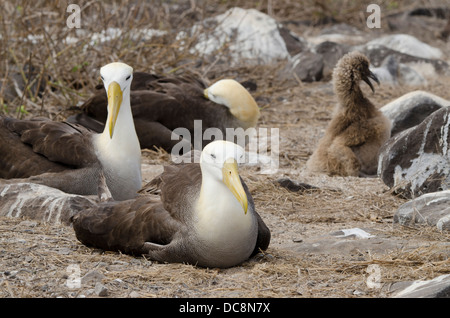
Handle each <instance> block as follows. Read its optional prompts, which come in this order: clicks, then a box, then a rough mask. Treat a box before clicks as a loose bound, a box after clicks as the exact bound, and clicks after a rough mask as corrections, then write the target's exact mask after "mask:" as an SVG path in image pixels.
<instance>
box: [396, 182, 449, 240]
mask: <svg viewBox="0 0 450 318" xmlns="http://www.w3.org/2000/svg"><path fill="white" fill-rule="evenodd" d="M394 223H399V224H401V225H406V226H412V225H414V224H425V225H431V226H436V227H437V228H438V230H440V231H442V230H447V231H449V230H450V191H449V190H447V191H440V192H434V193H427V194H424V195H422V196H420V197H418V198H416V199H414V200H411V201H408V202H406V203H404V204H403V205H401V206H400V207H399V208H398V209H397V211H396V212H395V214H394Z"/></svg>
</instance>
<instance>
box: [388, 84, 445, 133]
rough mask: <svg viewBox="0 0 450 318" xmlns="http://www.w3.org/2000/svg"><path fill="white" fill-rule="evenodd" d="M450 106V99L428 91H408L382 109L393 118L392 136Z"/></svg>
mask: <svg viewBox="0 0 450 318" xmlns="http://www.w3.org/2000/svg"><path fill="white" fill-rule="evenodd" d="M445 106H450V101H448V100H446V99H444V98H441V97H439V96H437V95H434V94H431V93H428V92H426V91H422V90H417V91H413V92H410V93H407V94H405V95H403V96H401V97H399V98H397V99H395V100H393V101H391V102H390V103H388V104H386V105H384V106H383V107H381V109H380V111H381V112H382V113H383V114H384V115H385V116H386V117H387V118H389V119H390V120H391V124H392V129H391V136H394V135H396V134H398V133H399V132H401V131H403V130H405V129H407V128H410V127H413V126H416V125H418V124H420V123H421V122H422V121H423V120H424V119H425V118H426V117H428V116H429V115H430V114H431V113H433V112H435V111H436V110H438V109H440V108H442V107H445Z"/></svg>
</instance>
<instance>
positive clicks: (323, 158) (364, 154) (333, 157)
mask: <svg viewBox="0 0 450 318" xmlns="http://www.w3.org/2000/svg"><path fill="white" fill-rule="evenodd" d="M370 79H373V80H375V81H376V82H377V83H378V84H379V81H378V79H377V77H376V76H375V75H374V74H373V73H372V72H371V71H370V70H369V60H368V58H367V57H366V56H365V55H363V54H362V53H360V52H350V53H348V54H346V55H344V56H343V57H342V58H341V59H340V60H339V61H338V63H337V65H336V67H335V69H334V71H333V84H334V91H335V94H336V95H337V97H338V105H337V108H336V111H335V113H334V115H333V118H332V119H331V122H330V123H329V125H328V127H327V129H326V131H325V135H324V136H323V137H322V139H321V140H320V141H319V144H318V147H317V149H316V150H315V151H314V153H313V154H312V156H311V157H310V158H309V160H308V162H307V163H306V169H307V171H309V172H315V173H326V174H328V175H331V176H333V175H339V176H368V175H375V174H376V172H377V166H378V151H379V149H380V147H381V146H382V145H383V143H384V142H385V141H386V140H387V139H389V137H390V134H391V133H390V132H391V123H390V121H389V119H388V118H387V117H385V116H384V115H383V114H382V113H381V112H380V111H379V110H378V109H377V108H376V107H375V106H374V105H373V104H372V103H371V102H370V100H369V99H367V98H366V97H365V96H364V94H363V92H362V90H361V88H360V82H361V81H364V82H366V83H367V84H368V85H369V86H370V88H371V89H372V91H373V92H375V90H374V88H373V85H372V83H371V82H370Z"/></svg>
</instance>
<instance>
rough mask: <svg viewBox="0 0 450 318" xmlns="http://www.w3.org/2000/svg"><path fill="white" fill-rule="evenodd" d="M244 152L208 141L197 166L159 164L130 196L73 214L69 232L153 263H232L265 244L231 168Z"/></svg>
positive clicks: (258, 220) (247, 197)
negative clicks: (157, 173)
mask: <svg viewBox="0 0 450 318" xmlns="http://www.w3.org/2000/svg"><path fill="white" fill-rule="evenodd" d="M243 156H244V149H243V148H242V147H240V146H238V145H236V144H234V143H231V142H228V141H222V140H220V141H214V142H211V143H210V144H208V145H207V146H206V147H205V148H204V150H203V151H202V153H201V157H200V164H198V163H188V164H179V165H169V166H166V167H165V169H164V172H163V173H162V174H161V175H160V176H158V177H156V178H155V179H153V180H152V181H150V183H149V184H147V186H145V187H144V188H143V189H142V190H141V191H140V192H141V194H140V195H139V196H138V197H137V198H135V199H132V200H127V201H121V202H115V201H109V202H104V203H102V204H100V205H99V206H98V207H96V208H92V209H88V210H85V211H82V212H80V213H78V214H76V215H75V216H73V218H72V222H73V228H74V230H75V234H76V236H77V238H78V240H79V241H80V242H81V243H83V244H85V245H87V246H93V247H97V248H101V249H104V250H114V251H121V252H123V253H128V254H132V255H145V256H146V257H148V258H150V259H151V260H155V261H159V262H169V263H189V264H194V265H198V266H202V267H222V268H225V267H231V266H235V265H238V264H240V263H242V262H244V261H245V260H247V259H248V258H249V257H250V256H252V255H254V254H256V253H258V252H259V251H261V250H265V249H267V247H268V246H269V242H270V231H269V229H268V228H267V226H266V225H265V223H264V221H263V220H262V219H261V217H260V216H259V215H258V213H257V212H256V210H255V205H254V202H253V199H252V196H251V194H250V192H249V190H248V188H247V186H246V185H245V183H244V182H243V181H242V180H241V179H240V176H239V174H238V170H237V169H238V165H237V162H239V161H240V160H242V157H243ZM156 193H158V195H156Z"/></svg>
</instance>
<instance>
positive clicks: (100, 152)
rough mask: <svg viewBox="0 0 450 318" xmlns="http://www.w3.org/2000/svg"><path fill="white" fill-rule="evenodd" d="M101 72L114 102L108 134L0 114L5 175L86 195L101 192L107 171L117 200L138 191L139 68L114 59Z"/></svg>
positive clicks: (0, 160) (0, 174) (0, 163)
mask: <svg viewBox="0 0 450 318" xmlns="http://www.w3.org/2000/svg"><path fill="white" fill-rule="evenodd" d="M100 74H101V78H102V80H103V83H104V86H105V87H106V92H107V100H108V103H107V105H106V104H105V110H106V109H107V112H108V118H107V121H106V126H105V129H104V130H103V132H102V133H94V132H92V131H90V130H88V129H86V128H84V127H83V126H80V125H77V124H72V123H68V122H54V121H51V120H49V119H31V120H18V119H13V118H7V117H2V116H0V153H1V154H2V156H1V157H0V178H5V179H11V178H26V179H20V180H18V179H14V180H11V182H19V181H20V182H32V183H38V184H44V185H47V186H50V187H53V188H57V189H60V190H62V191H64V192H67V193H73V194H82V195H84V194H97V187H98V180H99V176H100V175H101V174H103V175H104V177H105V179H106V184H107V185H108V188H109V190H110V191H111V194H112V196H113V198H114V199H115V200H125V199H130V198H133V197H135V196H136V195H137V191H138V190H139V189H140V188H141V186H142V177H141V149H140V145H139V140H138V138H137V135H136V131H135V128H134V123H133V116H132V114H131V106H130V85H131V82H132V79H133V69H132V68H131V67H130V66H128V65H126V64H123V63H111V64H108V65H105V66H103V67H102V68H101V70H100ZM7 181H8V180H7Z"/></svg>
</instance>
